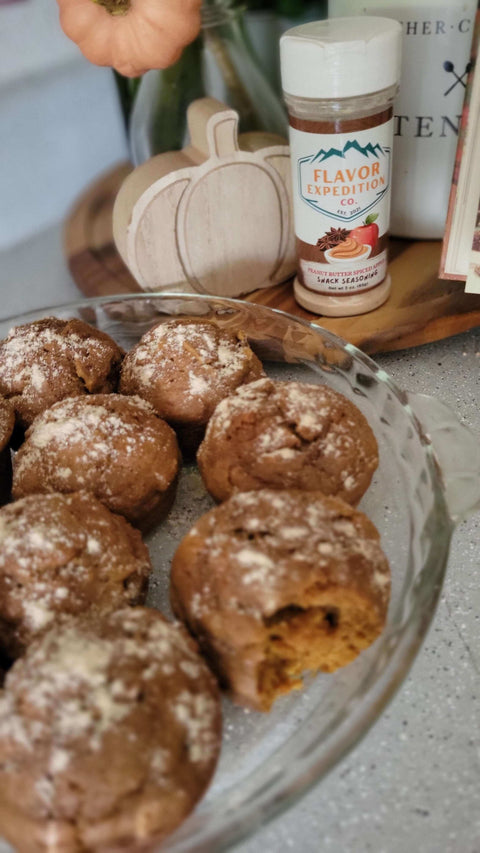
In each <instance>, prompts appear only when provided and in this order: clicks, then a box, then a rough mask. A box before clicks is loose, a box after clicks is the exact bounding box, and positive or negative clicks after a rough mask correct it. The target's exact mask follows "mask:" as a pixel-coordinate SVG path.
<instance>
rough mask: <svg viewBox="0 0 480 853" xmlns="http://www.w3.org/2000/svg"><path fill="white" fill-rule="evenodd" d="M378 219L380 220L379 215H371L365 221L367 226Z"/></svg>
mask: <svg viewBox="0 0 480 853" xmlns="http://www.w3.org/2000/svg"><path fill="white" fill-rule="evenodd" d="M376 219H378V213H369V214H368V216H367V218H366V219H365V225H371V224H372V222H375V220H376Z"/></svg>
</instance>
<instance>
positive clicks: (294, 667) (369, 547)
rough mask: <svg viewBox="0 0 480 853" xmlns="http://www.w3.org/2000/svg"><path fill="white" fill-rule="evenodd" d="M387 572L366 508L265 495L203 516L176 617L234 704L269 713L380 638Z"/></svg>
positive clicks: (178, 561) (177, 568) (177, 582)
mask: <svg viewBox="0 0 480 853" xmlns="http://www.w3.org/2000/svg"><path fill="white" fill-rule="evenodd" d="M389 595H390V570H389V566H388V562H387V559H386V557H385V555H384V553H383V551H382V549H381V547H380V541H379V534H378V532H377V530H376V528H375V527H374V525H373V524H372V522H371V521H370V520H369V519H368V518H367V517H366V516H365V515H364V514H363V513H361V512H359V511H358V510H356V509H354V508H353V507H351V506H350V505H349V504H347V503H345V502H344V501H342V500H340V499H339V498H332V497H326V496H325V495H323V494H322V493H321V492H304V491H299V490H296V491H295V490H292V491H283V492H282V491H274V490H270V489H264V490H260V491H256V492H243V493H241V494H238V495H234V496H233V497H232V498H230V499H229V500H228V501H226V502H225V503H223V504H220V506H217V507H215V508H214V509H212V510H210V512H208V513H206V514H205V515H203V516H202V517H201V518H200V519H199V520H198V521H197V523H196V524H195V526H194V527H193V528H192V529H191V530H190V532H189V533H187V535H186V536H185V537H184V539H183V540H182V542H181V543H180V545H179V547H178V549H177V551H176V553H175V555H174V558H173V564H172V576H171V601H172V607H173V610H174V613H175V614H176V616H177V617H178V618H180V619H181V620H182V621H183V622H185V624H186V625H187V627H188V628H189V630H190V632H191V633H192V634H193V636H194V637H196V639H197V640H198V641H199V643H200V647H201V649H202V651H203V652H204V654H205V656H206V657H207V659H208V661H209V662H210V664H211V666H212V669H213V670H214V671H215V672H216V673H217V675H218V677H219V679H220V683H221V684H222V685H223V686H224V687H225V688H226V689H227V690H228V692H229V693H230V695H231V696H232V698H233V699H234V701H235V702H237V703H238V704H241V705H246V706H249V707H251V708H254V709H257V710H260V711H268V710H269V709H270V707H271V705H272V703H273V702H274V701H275V700H276V699H277V698H278V697H279V696H280V695H281V694H283V693H288V692H289V691H290V690H292V689H295V688H299V687H301V686H302V674H303V673H304V672H306V671H310V672H313V673H314V672H317V671H319V670H320V671H323V672H333V671H334V670H336V669H338V668H339V667H342V666H345V665H346V664H348V663H350V661H352V660H353V659H354V658H356V657H357V655H358V654H359V653H360V652H361V651H362V649H365V648H367V646H369V645H370V644H371V643H373V641H374V640H375V639H376V638H377V637H378V636H379V634H380V633H381V631H382V629H383V627H384V624H385V619H386V614H387V607H388V601H389Z"/></svg>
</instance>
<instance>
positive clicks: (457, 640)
mask: <svg viewBox="0 0 480 853" xmlns="http://www.w3.org/2000/svg"><path fill="white" fill-rule="evenodd" d="M0 284H1V286H2V303H1V310H0V313H1V315H2V317H7V316H9V315H12V314H15V313H20V312H22V311H27V310H29V309H34V308H37V307H42V306H45V305H51V304H55V303H59V302H67V301H70V300H72V299H76V298H78V297H79V293H78V291H77V290H76V287H75V284H74V283H73V281H72V280H71V278H70V277H69V275H68V273H67V272H66V270H65V267H64V263H63V259H62V252H61V240H60V229H59V228H52V229H49V230H48V231H46V232H44V233H43V234H40V235H39V236H38V237H36V238H35V239H33V240H30V241H29V243H28V244H25V245H23V246H19V247H17V248H16V249H11V250H9V251H8V252H5V253H4V254H3V255H1V256H0ZM375 360H376V361H377V362H378V363H379V364H380V365H381V366H382V367H383V368H384V369H385V370H386V371H387V372H388V373H390V375H391V376H392V377H393V379H394V380H395V381H396V382H397V384H398V385H399V386H400V387H402V388H405V389H407V390H409V391H414V392H419V393H426V394H432V395H434V396H437V397H439V398H440V399H442V400H443V401H444V402H445V403H447V404H448V405H449V406H450V407H451V408H452V409H453V410H454V412H456V414H457V416H458V417H459V418H460V419H461V420H462V421H463V422H464V423H465V424H466V425H467V426H469V427H470V428H471V429H472V431H473V432H474V433H476V434H477V435H478V437H479V442H480V329H476V330H475V329H474V330H472V331H470V332H467V333H465V334H462V335H458V336H456V337H454V338H449V339H447V340H444V341H440V342H437V343H434V344H428V345H425V346H423V347H418V348H416V349H411V350H404V351H401V352H398V353H390V354H387V355H380V356H376V358H375ZM7 849H8V848H7V847H6V846H2V843H1V842H0V853H4V851H6V850H7ZM235 849H236V853H260V851H262V853H288V851H290V850H297V851H301V853H324V851H325V853H328V851H335V853H406V851H409V850H412V851H415V853H480V514H479V513H477V514H476V515H474V516H473V517H472V518H470V519H469V520H467V521H464V522H462V523H461V524H460V525H459V526H458V528H457V530H456V532H455V534H454V538H453V542H452V548H451V556H450V560H449V568H448V572H447V578H446V582H445V586H444V589H443V594H442V597H441V601H440V604H439V607H438V610H437V613H436V616H435V619H434V621H433V623H432V626H431V628H430V631H429V633H428V635H427V638H426V640H425V642H424V645H423V648H422V649H421V651H420V653H419V655H418V657H417V659H416V661H415V663H414V665H413V667H412V669H411V671H410V674H409V675H408V677H407V679H406V681H405V682H404V684H403V686H402V687H401V689H400V690H399V692H398V693H397V695H396V697H395V698H394V700H393V701H392V703H391V704H390V705H389V706H388V708H387V710H386V711H385V712H384V714H383V715H382V717H381V718H380V720H379V721H378V722H377V723H376V724H375V725H374V726H373V728H372V729H371V730H370V732H369V733H368V734H367V735H366V736H365V738H364V739H363V741H362V742H361V743H360V744H359V745H358V746H357V747H356V748H355V749H354V750H353V751H352V752H351V753H350V754H349V755H348V756H347V757H346V758H345V759H344V760H343V761H342V762H341V763H340V764H339V765H338V766H337V767H336V768H335V769H334V770H333V771H332V772H331V773H330V774H329V775H328V776H327V777H326V778H325V779H324V780H323V781H322V782H321V783H320V784H319V785H317V786H316V787H315V788H314V789H313V790H312V791H310V793H308V794H307V795H306V796H305V797H304V798H303V799H302V800H301V801H300V802H299V803H298V804H297V805H296V806H295V807H294V808H292V809H290V810H289V811H288V812H286V813H285V814H284V815H282V816H281V817H279V818H277V819H276V820H275V821H273V822H272V823H270V824H269V825H268V826H266V827H265V828H264V829H262V830H261V831H260V832H258V833H257V834H256V835H255V836H254V837H253V838H251V839H250V840H249V841H247V842H244V843H243V844H240V845H238V846H237V847H236V848H235Z"/></svg>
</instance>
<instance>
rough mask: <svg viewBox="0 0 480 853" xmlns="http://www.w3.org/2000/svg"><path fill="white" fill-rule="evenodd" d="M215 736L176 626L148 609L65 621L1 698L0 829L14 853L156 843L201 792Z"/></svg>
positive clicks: (207, 701) (199, 675)
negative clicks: (15, 851) (16, 850)
mask: <svg viewBox="0 0 480 853" xmlns="http://www.w3.org/2000/svg"><path fill="white" fill-rule="evenodd" d="M220 736H221V715H220V702H219V696H218V687H217V684H216V682H215V679H214V678H213V676H212V675H211V673H210V672H209V670H208V668H207V666H206V665H205V663H204V661H203V660H202V658H201V657H200V655H199V654H198V651H197V648H196V645H195V643H194V642H193V641H192V639H191V638H190V637H189V636H188V634H187V632H186V631H185V629H184V628H183V626H181V625H179V624H173V623H170V622H167V620H166V619H165V618H164V617H163V616H161V614H160V613H158V611H155V610H151V609H149V608H143V607H138V608H128V609H126V610H120V611H117V612H116V613H110V614H102V615H97V617H96V618H95V619H93V620H92V619H91V620H86V619H83V620H72V621H70V622H68V623H65V624H64V625H62V626H59V627H58V628H56V629H52V630H51V631H49V632H48V633H47V634H45V635H43V637H41V638H39V639H38V640H36V641H35V643H33V644H32V645H31V646H30V647H29V649H28V651H27V653H26V655H25V656H24V657H23V658H21V659H20V660H18V661H17V662H16V663H15V664H14V666H13V667H12V669H11V670H10V672H9V673H8V675H7V678H6V685H5V689H4V691H3V693H2V695H1V696H0V832H1V833H2V834H3V835H5V837H6V838H8V839H9V840H10V841H11V842H12V843H13V844H14V846H15V847H16V849H18V850H19V851H21V853H27V851H28V853H40V851H41V850H51V849H55V850H60V849H61V850H62V851H65V853H77V851H78V853H80V851H86V850H95V851H110V853H111V851H113V850H117V851H119V850H129V851H139V850H146V849H152V845H153V844H154V843H159V842H160V841H161V840H162V839H163V838H164V837H165V836H166V835H167V834H169V833H170V832H171V831H172V830H173V829H174V828H175V827H176V826H177V825H178V824H179V823H180V822H181V821H182V820H183V819H184V818H185V817H186V815H187V814H188V813H189V812H190V811H191V810H192V808H193V807H194V805H195V803H196V802H197V801H198V799H199V798H200V797H201V796H202V794H203V792H204V790H205V788H206V787H207V785H208V783H209V781H210V778H211V776H212V774H213V771H214V769H215V765H216V761H217V758H218V753H219V749H220Z"/></svg>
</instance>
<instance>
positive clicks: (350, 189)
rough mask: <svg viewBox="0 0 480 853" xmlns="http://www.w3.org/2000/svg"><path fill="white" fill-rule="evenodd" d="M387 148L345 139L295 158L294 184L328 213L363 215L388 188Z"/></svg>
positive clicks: (348, 217) (338, 217) (346, 216)
mask: <svg viewBox="0 0 480 853" xmlns="http://www.w3.org/2000/svg"><path fill="white" fill-rule="evenodd" d="M390 160H391V149H390V148H389V147H387V146H385V145H381V144H380V143H379V142H367V143H366V144H365V145H361V144H360V142H358V140H357V139H350V140H348V141H347V142H346V143H345V144H344V146H343V147H342V148H335V147H334V146H332V147H330V148H328V149H325V148H321V149H320V150H319V151H317V152H315V153H314V154H311V155H309V156H307V157H301V158H300V159H299V160H298V161H297V168H298V187H299V191H300V196H301V198H302V200H303V201H304V202H305V203H306V204H308V205H309V207H311V208H313V209H314V210H317V211H318V212H319V213H323V214H325V215H326V216H328V217H331V218H333V219H336V220H341V221H343V222H344V221H345V220H346V221H352V220H354V219H358V218H359V217H363V216H364V215H365V214H366V213H367V212H368V211H369V210H371V209H372V208H373V207H375V205H378V203H379V201H380V200H381V199H382V198H383V196H385V195H386V193H387V192H388V190H389V188H390Z"/></svg>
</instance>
